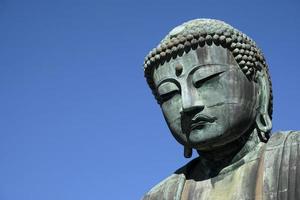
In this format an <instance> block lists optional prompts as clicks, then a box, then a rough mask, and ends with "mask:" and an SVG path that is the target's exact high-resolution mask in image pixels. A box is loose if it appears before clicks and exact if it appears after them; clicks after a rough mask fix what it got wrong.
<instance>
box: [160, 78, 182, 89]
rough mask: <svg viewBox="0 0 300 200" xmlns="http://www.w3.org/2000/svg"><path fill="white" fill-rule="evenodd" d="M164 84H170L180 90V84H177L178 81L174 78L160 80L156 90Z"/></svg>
mask: <svg viewBox="0 0 300 200" xmlns="http://www.w3.org/2000/svg"><path fill="white" fill-rule="evenodd" d="M166 82H171V83H174V84H175V85H177V86H178V87H179V88H180V84H179V83H178V81H177V80H176V79H174V78H166V79H163V80H161V81H160V82H159V83H158V84H157V87H156V89H157V88H159V86H161V85H162V84H163V83H166Z"/></svg>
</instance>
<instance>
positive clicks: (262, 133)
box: [255, 69, 272, 142]
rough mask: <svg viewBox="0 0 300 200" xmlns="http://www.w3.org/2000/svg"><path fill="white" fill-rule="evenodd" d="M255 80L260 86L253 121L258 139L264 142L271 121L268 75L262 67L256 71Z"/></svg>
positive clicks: (266, 138) (270, 126)
mask: <svg viewBox="0 0 300 200" xmlns="http://www.w3.org/2000/svg"><path fill="white" fill-rule="evenodd" d="M256 80H257V83H258V85H259V87H260V88H259V95H258V99H257V102H258V105H259V107H258V109H257V111H258V112H257V115H256V120H255V121H256V125H257V128H258V132H259V137H260V139H261V140H262V141H264V142H266V141H268V139H269V132H270V131H271V129H272V121H271V117H270V115H269V113H268V108H269V101H270V84H269V81H268V75H267V73H266V72H265V70H264V69H261V71H257V72H256Z"/></svg>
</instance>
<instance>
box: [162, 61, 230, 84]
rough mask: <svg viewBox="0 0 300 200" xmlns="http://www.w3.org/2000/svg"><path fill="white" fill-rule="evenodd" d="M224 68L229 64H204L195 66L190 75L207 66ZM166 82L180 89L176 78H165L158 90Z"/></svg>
mask: <svg viewBox="0 0 300 200" xmlns="http://www.w3.org/2000/svg"><path fill="white" fill-rule="evenodd" d="M217 65H218V66H224V67H228V64H218V63H213V64H202V65H196V66H194V69H193V70H192V71H191V72H190V73H194V72H195V71H197V70H199V69H200V68H202V67H205V66H211V67H212V66H217ZM165 82H171V83H174V84H176V85H177V86H178V87H180V84H179V83H178V81H177V80H176V79H175V78H163V79H162V80H160V81H159V82H158V84H157V87H156V89H157V88H158V87H159V86H160V85H161V84H163V83H165Z"/></svg>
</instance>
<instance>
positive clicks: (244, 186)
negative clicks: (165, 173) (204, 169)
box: [181, 159, 259, 200]
mask: <svg viewBox="0 0 300 200" xmlns="http://www.w3.org/2000/svg"><path fill="white" fill-rule="evenodd" d="M258 164H259V160H258V159H256V160H253V161H250V162H248V163H245V164H244V165H242V166H241V167H239V168H238V169H236V170H234V171H231V172H229V173H226V174H221V175H219V176H217V177H215V178H212V179H208V180H204V181H195V180H186V182H185V184H184V188H183V191H182V195H181V199H182V200H190V199H197V200H198V199H200V200H201V199H203V200H204V199H205V200H219V199H220V200H224V199H227V200H235V199H244V200H246V199H253V197H254V196H255V187H256V178H257V169H258Z"/></svg>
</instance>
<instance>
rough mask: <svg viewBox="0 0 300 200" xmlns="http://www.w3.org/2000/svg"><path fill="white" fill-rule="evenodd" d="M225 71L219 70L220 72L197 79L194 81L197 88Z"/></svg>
mask: <svg viewBox="0 0 300 200" xmlns="http://www.w3.org/2000/svg"><path fill="white" fill-rule="evenodd" d="M224 72H225V71H221V72H218V73H215V74H211V75H209V76H206V77H205V78H201V79H199V80H197V81H194V86H195V87H196V88H199V87H200V86H201V85H203V84H204V83H205V82H207V81H210V80H212V79H214V78H216V77H218V76H219V75H220V74H222V73H224Z"/></svg>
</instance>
